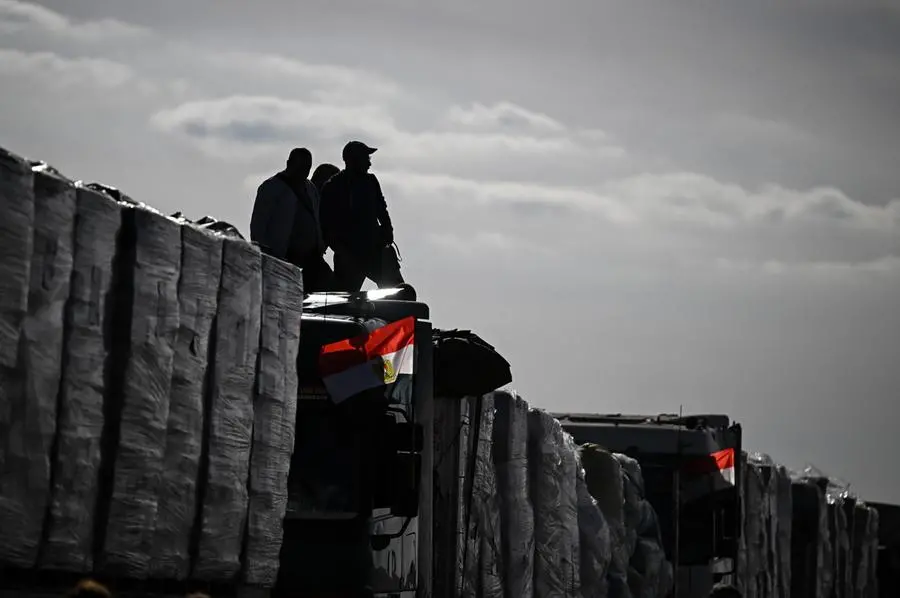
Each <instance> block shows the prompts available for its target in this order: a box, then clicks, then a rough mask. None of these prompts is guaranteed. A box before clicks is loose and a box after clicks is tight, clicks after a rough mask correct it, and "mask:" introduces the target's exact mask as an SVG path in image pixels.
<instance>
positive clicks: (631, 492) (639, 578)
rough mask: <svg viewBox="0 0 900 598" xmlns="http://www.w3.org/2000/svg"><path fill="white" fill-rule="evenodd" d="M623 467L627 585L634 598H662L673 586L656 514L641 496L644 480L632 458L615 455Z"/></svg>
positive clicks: (638, 466)
mask: <svg viewBox="0 0 900 598" xmlns="http://www.w3.org/2000/svg"><path fill="white" fill-rule="evenodd" d="M615 458H616V460H617V461H618V462H619V463H620V464H621V466H622V476H623V489H624V498H625V508H624V515H625V546H624V549H625V553H626V554H628V586H629V590H630V593H631V595H632V596H634V598H662V597H664V596H666V594H668V592H669V590H670V589H671V588H672V585H673V581H674V579H673V571H672V568H671V566H670V564H669V563H668V562H667V561H666V555H665V550H664V549H663V547H662V534H661V530H660V527H659V522H658V520H657V517H656V513H655V512H654V510H653V507H652V506H650V503H649V502H648V501H647V500H646V499H645V497H644V479H643V474H642V472H641V467H640V465H639V464H638V462H637V461H636V460H635V459H632V458H631V457H627V456H625V455H620V454H616V455H615Z"/></svg>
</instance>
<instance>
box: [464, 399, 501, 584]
mask: <svg viewBox="0 0 900 598" xmlns="http://www.w3.org/2000/svg"><path fill="white" fill-rule="evenodd" d="M464 417H465V418H466V420H467V425H466V426H465V432H464V434H463V436H462V442H464V443H465V446H466V450H465V459H461V460H460V465H461V467H462V468H464V469H463V472H462V474H463V475H464V476H465V478H466V483H465V484H464V486H463V487H464V492H463V495H462V500H461V503H462V504H461V505H460V507H461V512H460V519H459V521H460V529H461V531H462V533H463V534H464V537H463V538H462V539H461V542H460V545H459V546H460V554H459V564H460V570H461V575H462V578H461V580H460V595H461V596H471V597H476V596H477V597H481V596H492V597H499V596H503V577H502V573H503V567H502V558H503V549H502V538H501V534H502V532H501V523H500V503H499V498H500V493H499V490H498V488H497V477H496V473H495V468H494V456H493V437H494V434H493V427H494V403H493V397H492V395H486V396H484V397H472V398H469V399H468V400H467V401H466V410H465V413H464Z"/></svg>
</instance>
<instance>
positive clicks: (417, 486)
mask: <svg viewBox="0 0 900 598" xmlns="http://www.w3.org/2000/svg"><path fill="white" fill-rule="evenodd" d="M393 296H394V293H393V292H392V291H391V290H377V291H369V292H363V293H354V294H347V293H325V294H315V295H310V296H309V297H307V298H306V300H305V302H304V309H303V316H302V324H301V337H300V349H299V355H298V376H299V392H298V400H297V425H296V437H295V444H294V454H293V457H292V461H291V468H290V474H289V481H288V509H287V513H286V516H285V521H284V541H283V547H282V551H281V558H280V571H279V577H278V584H277V587H276V590H275V593H276V594H282V595H291V596H298V595H300V596H306V595H310V596H324V595H328V596H345V595H376V596H398V597H399V596H408V597H411V596H415V595H416V594H417V593H418V592H421V591H422V590H423V589H424V590H426V591H425V592H424V593H423V594H422V595H427V594H428V592H427V588H428V587H429V586H430V583H429V576H430V560H431V559H430V550H431V531H430V530H431V482H430V479H431V478H430V472H431V469H432V456H431V450H432V449H431V443H430V442H425V439H426V438H429V437H430V434H431V414H432V386H431V379H432V376H431V370H432V326H431V323H430V322H429V321H428V318H429V310H428V306H427V305H425V304H424V303H421V302H416V301H402V300H398V299H393V298H392V297H393ZM408 316H414V317H415V318H416V328H415V338H416V341H415V345H416V350H415V366H414V371H415V374H414V375H413V377H412V381H411V383H405V385H404V386H403V387H399V386H398V387H397V388H391V389H387V390H389V391H390V392H387V391H386V389H375V390H373V391H370V392H365V393H362V394H360V395H357V396H355V397H352V398H350V399H348V400H346V401H344V402H342V403H339V404H335V403H334V402H333V401H332V400H331V399H330V397H329V396H328V392H327V391H326V389H325V387H324V385H323V384H322V381H321V378H320V377H319V374H318V372H317V370H318V368H317V360H318V354H319V350H320V348H321V347H322V346H323V345H325V344H328V343H333V342H337V341H341V340H345V339H348V338H353V337H356V336H359V335H362V334H364V333H366V332H368V331H371V330H373V329H374V328H378V327H380V326H384V325H385V324H388V323H391V322H395V321H397V320H400V319H402V318H405V317H408ZM396 384H398V385H399V384H401V383H400V382H399V381H398V382H397V383H396ZM389 386H393V385H389ZM425 480H427V483H423V481H425Z"/></svg>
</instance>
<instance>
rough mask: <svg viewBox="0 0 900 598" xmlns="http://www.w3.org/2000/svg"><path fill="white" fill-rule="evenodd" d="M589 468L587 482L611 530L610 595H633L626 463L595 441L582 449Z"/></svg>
mask: <svg viewBox="0 0 900 598" xmlns="http://www.w3.org/2000/svg"><path fill="white" fill-rule="evenodd" d="M579 454H580V456H581V464H582V466H583V467H584V470H585V483H586V484H587V487H588V490H589V491H590V493H591V496H593V497H594V499H595V500H596V501H597V505H598V506H599V507H600V511H601V512H602V513H603V515H604V517H605V519H606V522H607V524H608V526H609V531H610V540H611V543H610V563H609V568H608V571H607V575H606V578H607V586H608V595H609V597H610V598H630V597H631V590H630V588H629V587H628V562H629V561H630V560H631V556H632V554H631V553H630V552H628V550H627V547H626V542H625V489H624V480H625V476H624V473H623V471H622V466H621V465H620V464H619V461H618V460H617V459H616V458H615V456H613V454H612V453H610V452H609V451H607V450H606V449H604V448H602V447H599V446H597V445H595V444H585V445H582V446H581V447H580V449H579Z"/></svg>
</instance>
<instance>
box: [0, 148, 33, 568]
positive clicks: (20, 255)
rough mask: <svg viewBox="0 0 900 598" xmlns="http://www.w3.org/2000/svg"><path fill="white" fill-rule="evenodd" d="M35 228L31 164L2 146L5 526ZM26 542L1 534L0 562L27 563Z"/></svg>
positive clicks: (14, 506)
mask: <svg viewBox="0 0 900 598" xmlns="http://www.w3.org/2000/svg"><path fill="white" fill-rule="evenodd" d="M33 227H34V174H33V173H32V172H31V166H30V165H29V164H28V162H26V161H25V160H24V159H23V158H21V157H20V156H17V155H15V154H13V153H11V152H8V151H7V150H5V149H3V148H0V397H2V399H3V400H0V527H2V528H3V529H4V531H5V529H6V527H5V525H6V524H7V523H6V522H7V521H11V524H12V525H16V521H15V520H16V519H17V518H18V513H19V512H20V511H21V506H20V505H19V504H18V500H19V498H18V497H17V496H16V495H14V494H12V492H14V491H15V487H16V486H18V482H17V481H16V476H18V475H20V474H19V473H17V471H16V468H17V467H21V466H22V465H23V464H22V463H21V462H20V461H19V459H20V457H18V456H17V455H16V452H17V451H16V449H15V448H14V447H12V446H10V441H11V439H12V438H13V436H12V429H11V428H12V425H13V421H12V417H13V413H14V412H13V409H12V407H13V405H14V403H15V402H20V401H21V400H22V395H23V389H22V376H23V373H22V372H20V371H19V370H18V368H17V366H18V361H19V346H20V342H19V341H20V339H21V336H22V324H23V322H24V320H25V315H26V313H27V311H28V285H29V279H30V277H31V255H32V251H33V247H34V228H33ZM11 451H12V452H11ZM25 465H27V463H26V464H25ZM8 486H10V487H11V488H10V490H9V492H10V494H9V495H7V487H8ZM22 541H23V539H22V538H18V537H15V536H13V535H12V534H8V533H2V534H0V563H5V564H25V565H28V564H29V561H30V560H31V554H30V553H31V552H32V550H33V549H32V548H30V547H29V546H28V545H25V546H23V545H22Z"/></svg>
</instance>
